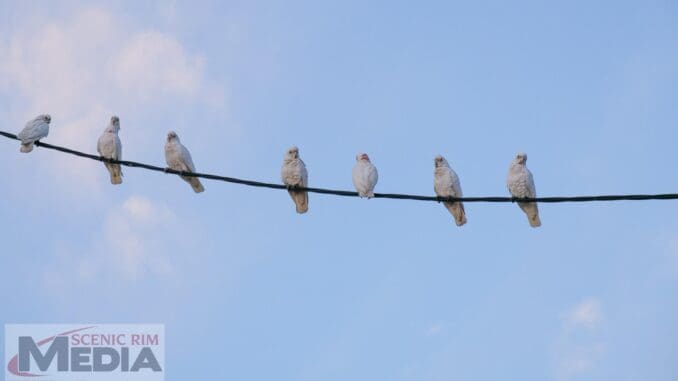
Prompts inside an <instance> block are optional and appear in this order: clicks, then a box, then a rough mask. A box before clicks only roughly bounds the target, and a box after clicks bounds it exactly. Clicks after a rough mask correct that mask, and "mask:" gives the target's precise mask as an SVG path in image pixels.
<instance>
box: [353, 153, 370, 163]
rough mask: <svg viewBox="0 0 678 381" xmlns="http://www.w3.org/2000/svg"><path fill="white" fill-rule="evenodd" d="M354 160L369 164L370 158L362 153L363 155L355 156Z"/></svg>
mask: <svg viewBox="0 0 678 381" xmlns="http://www.w3.org/2000/svg"><path fill="white" fill-rule="evenodd" d="M355 160H356V161H360V160H364V161H366V162H368V163H369V162H370V157H369V156H367V154H366V153H364V152H363V153H359V154H357V155H355Z"/></svg>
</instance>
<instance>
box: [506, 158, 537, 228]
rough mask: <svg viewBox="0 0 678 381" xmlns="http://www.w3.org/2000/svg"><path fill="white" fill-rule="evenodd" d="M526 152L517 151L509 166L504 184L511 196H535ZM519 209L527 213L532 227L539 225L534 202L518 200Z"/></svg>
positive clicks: (535, 192)
mask: <svg viewBox="0 0 678 381" xmlns="http://www.w3.org/2000/svg"><path fill="white" fill-rule="evenodd" d="M526 163H527V154H525V153H522V152H521V153H518V154H517V155H516V157H515V158H514V159H513V161H512V162H511V166H510V167H509V171H508V177H507V179H506V185H508V189H509V192H511V196H513V197H516V198H535V197H537V191H536V189H535V187H534V179H533V178H532V172H530V170H529V169H527V166H526V165H525V164H526ZM518 206H519V207H520V209H522V210H523V212H525V214H526V215H527V220H528V221H529V222H530V226H532V227H533V228H536V227H539V226H541V220H540V219H539V208H538V207H537V203H536V202H518Z"/></svg>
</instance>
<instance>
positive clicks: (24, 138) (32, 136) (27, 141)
mask: <svg viewBox="0 0 678 381" xmlns="http://www.w3.org/2000/svg"><path fill="white" fill-rule="evenodd" d="M51 121H52V117H51V116H49V115H47V114H43V115H38V116H36V117H35V118H33V119H31V120H29V121H28V122H27V123H26V126H25V127H24V129H23V130H21V132H19V134H17V137H18V138H19V140H21V148H20V149H19V151H21V152H31V151H33V143H35V142H37V141H38V140H40V139H42V138H44V137H47V135H48V134H49V124H50V122H51Z"/></svg>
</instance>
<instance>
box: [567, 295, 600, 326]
mask: <svg viewBox="0 0 678 381" xmlns="http://www.w3.org/2000/svg"><path fill="white" fill-rule="evenodd" d="M602 319H603V314H602V311H601V307H600V301H598V300H597V299H594V298H589V299H585V300H584V301H582V302H581V303H579V304H577V305H576V306H574V308H572V310H571V311H569V312H568V314H567V316H566V324H567V326H568V327H569V328H570V329H577V328H580V327H582V328H587V329H595V328H597V327H598V325H599V324H600V322H601V321H602Z"/></svg>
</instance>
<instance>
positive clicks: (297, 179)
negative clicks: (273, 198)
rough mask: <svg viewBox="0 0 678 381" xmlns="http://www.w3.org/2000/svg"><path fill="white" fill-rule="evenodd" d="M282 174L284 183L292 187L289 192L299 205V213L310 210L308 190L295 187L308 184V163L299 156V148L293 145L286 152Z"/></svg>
mask: <svg viewBox="0 0 678 381" xmlns="http://www.w3.org/2000/svg"><path fill="white" fill-rule="evenodd" d="M280 176H281V177H282V182H283V184H285V185H287V186H290V187H291V188H290V189H289V193H290V197H292V201H294V204H295V205H296V206H297V213H300V214H301V213H306V212H308V192H306V191H298V190H294V189H293V187H295V186H298V187H307V186H308V172H307V171H306V164H304V162H303V161H302V160H301V158H300V157H299V148H297V147H291V148H290V149H288V150H287V152H285V158H284V159H283V165H282V169H281V170H280Z"/></svg>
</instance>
